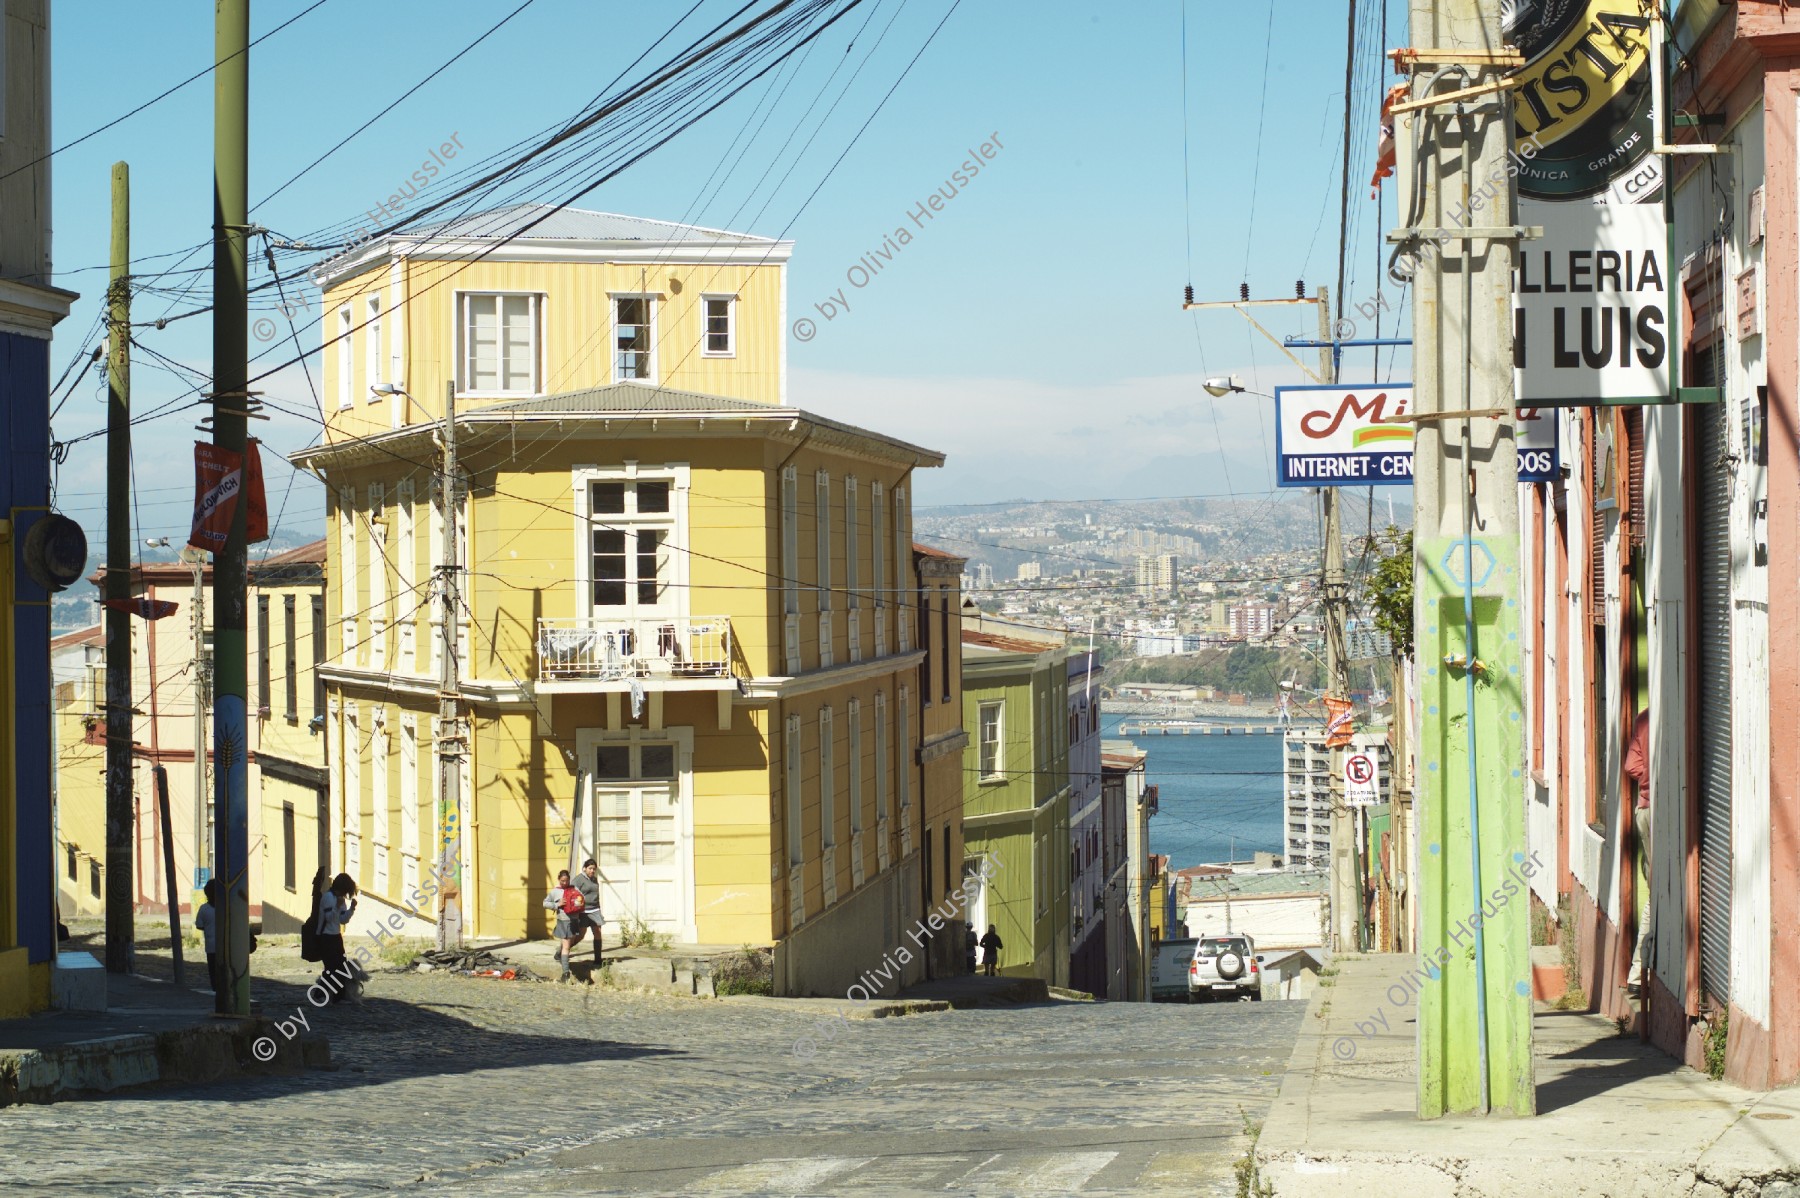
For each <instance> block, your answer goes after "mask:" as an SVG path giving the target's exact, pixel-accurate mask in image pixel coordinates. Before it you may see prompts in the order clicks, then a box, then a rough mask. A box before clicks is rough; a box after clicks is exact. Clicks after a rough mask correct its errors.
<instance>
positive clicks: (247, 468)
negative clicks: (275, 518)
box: [188, 441, 269, 553]
mask: <svg viewBox="0 0 1800 1198" xmlns="http://www.w3.org/2000/svg"><path fill="white" fill-rule="evenodd" d="M245 449H246V452H245V453H243V454H238V453H234V452H232V451H231V450H229V449H221V448H219V447H218V446H217V445H214V444H212V443H210V442H207V441H196V442H194V527H193V531H192V532H190V533H189V534H188V544H189V545H192V546H193V547H194V548H195V549H206V550H210V551H211V552H213V553H218V552H221V551H222V550H223V549H224V548H225V539H226V537H227V535H228V534H229V533H230V531H231V519H232V516H233V514H234V513H235V511H236V509H237V501H238V496H239V495H240V494H242V495H246V501H247V502H248V503H249V505H250V506H249V508H248V509H247V510H246V511H245V513H244V539H245V541H246V543H248V544H255V543H256V542H258V541H266V540H268V539H269V503H268V499H267V498H266V496H265V495H264V492H263V477H262V455H261V454H259V453H258V452H257V443H256V442H255V441H251V442H249V443H248V444H247V445H246V446H245Z"/></svg>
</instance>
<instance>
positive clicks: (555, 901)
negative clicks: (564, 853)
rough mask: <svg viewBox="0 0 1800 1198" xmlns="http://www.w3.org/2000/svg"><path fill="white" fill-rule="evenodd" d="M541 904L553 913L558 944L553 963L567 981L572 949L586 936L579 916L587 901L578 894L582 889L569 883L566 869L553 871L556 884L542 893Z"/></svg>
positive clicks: (583, 921) (585, 923)
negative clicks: (560, 967)
mask: <svg viewBox="0 0 1800 1198" xmlns="http://www.w3.org/2000/svg"><path fill="white" fill-rule="evenodd" d="M544 906H545V907H547V908H549V909H550V910H552V911H555V912H556V927H555V929H554V931H553V932H552V934H553V935H554V936H555V937H556V943H557V949H556V963H557V964H558V965H561V966H562V980H565V981H566V980H567V979H568V977H569V964H570V958H571V956H572V955H573V950H574V948H575V946H576V945H577V944H580V943H581V938H582V937H583V936H585V935H587V921H586V920H585V919H582V918H581V915H582V912H583V911H585V910H586V908H587V900H585V899H584V898H582V897H581V891H579V890H577V889H575V887H573V886H571V885H570V884H569V871H568V870H566V869H560V870H557V871H556V885H554V886H552V887H551V888H550V893H549V894H547V895H545V896H544Z"/></svg>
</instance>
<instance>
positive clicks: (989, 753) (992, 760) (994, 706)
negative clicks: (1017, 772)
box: [976, 703, 1006, 782]
mask: <svg viewBox="0 0 1800 1198" xmlns="http://www.w3.org/2000/svg"><path fill="white" fill-rule="evenodd" d="M1005 710H1006V708H1005V705H1004V704H1002V703H983V704H982V705H981V711H980V717H979V721H980V722H979V726H978V727H977V729H976V741H977V747H978V749H979V751H980V767H981V778H982V781H984V782H985V781H987V780H988V779H990V778H1003V777H1005V776H1006V769H1005V766H1004V764H1003V763H1002V760H1001V756H1000V744H1001V737H1002V736H1003V735H1004V732H1005V729H1004V726H1003V723H1002V721H1003V720H1004V719H1005V714H1004V713H1005Z"/></svg>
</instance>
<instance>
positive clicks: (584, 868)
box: [574, 857, 606, 969]
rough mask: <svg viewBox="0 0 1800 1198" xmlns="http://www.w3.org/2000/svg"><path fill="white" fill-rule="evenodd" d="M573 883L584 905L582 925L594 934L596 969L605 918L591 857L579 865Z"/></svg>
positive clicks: (596, 867) (595, 867) (598, 880)
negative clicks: (602, 912)
mask: <svg viewBox="0 0 1800 1198" xmlns="http://www.w3.org/2000/svg"><path fill="white" fill-rule="evenodd" d="M574 881H575V889H577V890H579V891H581V899H582V902H583V903H584V904H585V907H584V909H583V910H582V913H581V919H582V924H583V926H584V927H585V928H587V929H588V930H590V931H592V932H593V933H594V967H595V968H596V969H597V968H599V966H600V949H601V943H600V931H601V929H602V928H604V927H605V926H606V917H605V916H604V915H603V914H601V911H600V867H599V866H598V865H596V864H595V863H594V859H593V858H592V857H589V858H588V859H587V860H586V861H583V862H582V863H581V872H580V873H578V874H576V875H575V879H574Z"/></svg>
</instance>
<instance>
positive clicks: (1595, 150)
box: [1503, 0, 1669, 453]
mask: <svg viewBox="0 0 1800 1198" xmlns="http://www.w3.org/2000/svg"><path fill="white" fill-rule="evenodd" d="M1652 19H1653V18H1652V17H1651V16H1650V15H1649V14H1647V13H1646V12H1644V11H1643V8H1642V6H1640V5H1639V4H1638V3H1637V0H1520V2H1519V3H1516V4H1512V5H1509V6H1508V7H1507V10H1506V17H1505V19H1504V29H1503V32H1504V35H1505V38H1506V40H1507V41H1508V42H1510V43H1512V44H1513V45H1515V46H1517V47H1518V48H1519V50H1520V52H1521V53H1523V54H1524V55H1525V59H1526V62H1525V67H1524V70H1523V71H1522V72H1521V73H1520V77H1521V78H1522V79H1523V82H1522V83H1521V84H1520V85H1519V86H1518V87H1517V88H1515V89H1514V91H1513V97H1514V98H1513V122H1514V134H1515V145H1516V146H1517V148H1518V151H1519V156H1520V159H1521V160H1522V161H1521V163H1520V169H1519V171H1518V176H1517V177H1518V183H1519V222H1520V223H1521V224H1525V225H1542V226H1543V229H1544V236H1543V238H1542V239H1540V240H1537V241H1530V242H1524V243H1521V245H1520V249H1519V255H1518V272H1517V276H1516V277H1515V279H1514V287H1513V294H1514V304H1515V309H1514V329H1513V367H1514V373H1515V381H1516V383H1517V392H1518V397H1519V402H1520V403H1521V404H1533V405H1540V404H1541V405H1547V406H1554V405H1565V406H1566V405H1573V404H1592V403H1624V402H1632V401H1641V400H1647V399H1655V398H1659V397H1661V396H1662V395H1663V394H1664V392H1665V389H1666V374H1665V364H1666V362H1667V358H1668V348H1669V347H1668V311H1669V290H1668V263H1667V261H1666V247H1667V245H1668V229H1667V225H1666V223H1665V221H1664V217H1663V211H1662V188H1663V168H1662V162H1661V160H1660V159H1658V158H1657V157H1656V156H1655V155H1654V154H1652V153H1651V152H1650V149H1651V142H1652V128H1651V114H1650V70H1651V65H1652V64H1651V62H1650V21H1651V20H1652ZM1523 448H1524V447H1523V446H1522V445H1521V453H1522V452H1523Z"/></svg>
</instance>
